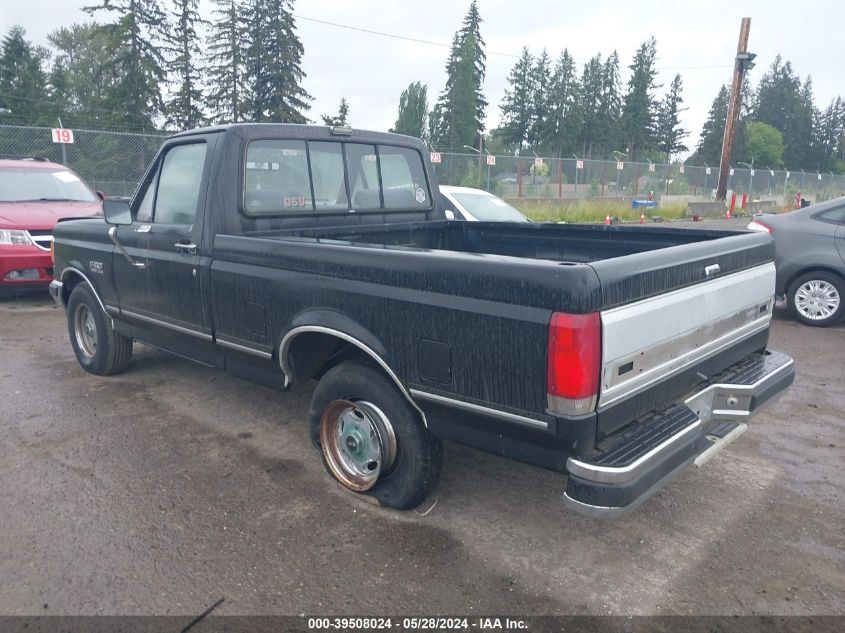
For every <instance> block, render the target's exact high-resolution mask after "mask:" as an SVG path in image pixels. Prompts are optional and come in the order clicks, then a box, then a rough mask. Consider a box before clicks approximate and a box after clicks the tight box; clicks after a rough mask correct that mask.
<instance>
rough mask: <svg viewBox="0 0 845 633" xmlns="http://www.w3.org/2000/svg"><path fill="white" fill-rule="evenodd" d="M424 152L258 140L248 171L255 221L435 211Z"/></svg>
mask: <svg viewBox="0 0 845 633" xmlns="http://www.w3.org/2000/svg"><path fill="white" fill-rule="evenodd" d="M431 206H432V201H431V192H430V191H429V188H428V183H427V182H426V178H425V170H424V168H423V162H422V158H421V157H420V154H419V152H417V151H416V150H413V149H410V148H406V147H395V146H391V145H373V144H366V143H351V142H339V141H295V140H281V139H265V140H256V141H252V142H250V143H249V145H248V146H247V151H246V161H245V166H244V193H243V209H244V212H245V213H246V214H247V215H250V216H279V215H286V214H303V213H313V212H318V213H321V212H322V213H337V212H349V211H354V212H367V211H382V210H389V211H403V210H407V211H417V210H420V209H430V208H431Z"/></svg>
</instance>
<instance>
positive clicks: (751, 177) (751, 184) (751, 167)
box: [737, 156, 754, 196]
mask: <svg viewBox="0 0 845 633" xmlns="http://www.w3.org/2000/svg"><path fill="white" fill-rule="evenodd" d="M737 165H745V166H746V167H748V195H749V196H750V195H751V192H752V191H753V190H754V157H753V156H752V157H751V164H750V165H749V164H748V163H742V162H739V161H737Z"/></svg>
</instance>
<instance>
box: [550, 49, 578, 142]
mask: <svg viewBox="0 0 845 633" xmlns="http://www.w3.org/2000/svg"><path fill="white" fill-rule="evenodd" d="M579 93H580V87H579V85H578V78H577V77H576V76H575V62H574V61H573V59H572V56H571V55H570V54H569V51H568V50H567V49H564V50H563V53H561V55H560V58H559V59H558V60H557V63H556V64H555V69H554V73H553V74H552V78H551V81H550V83H549V118H548V122H547V128H546V133H545V138H546V139H547V142H548V144H549V148H550V151H551V153H552V155H553V156H558V157H559V156H569V154H570V153H573V152H575V150H576V149H578V139H579V138H580V134H581V111H580V108H579V107H578V95H579Z"/></svg>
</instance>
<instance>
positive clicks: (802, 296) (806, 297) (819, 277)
mask: <svg viewBox="0 0 845 633" xmlns="http://www.w3.org/2000/svg"><path fill="white" fill-rule="evenodd" d="M786 298H787V301H788V304H789V311H790V312H791V313H792V315H793V316H794V317H795V319H796V320H798V321H800V322H801V323H804V324H805V325H814V326H817V327H826V326H828V325H834V324H835V323H837V322H839V321H840V320H841V319H842V317H843V316H845V308H843V298H845V280H843V279H842V278H841V277H839V276H837V275H834V274H833V273H828V272H824V271H818V272H810V273H806V274H804V275H801V276H800V277H798V279H796V280H795V281H794V282H793V283H792V285H791V286H790V287H789V292H787V296H786Z"/></svg>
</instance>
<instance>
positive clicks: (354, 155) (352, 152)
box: [346, 143, 381, 211]
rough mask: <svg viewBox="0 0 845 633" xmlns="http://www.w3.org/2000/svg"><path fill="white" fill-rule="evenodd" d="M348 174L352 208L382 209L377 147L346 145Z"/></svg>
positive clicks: (356, 144) (365, 209)
mask: <svg viewBox="0 0 845 633" xmlns="http://www.w3.org/2000/svg"><path fill="white" fill-rule="evenodd" d="M346 173H347V174H348V178H349V195H350V196H351V197H352V208H353V209H357V210H363V211H369V210H373V209H380V208H381V188H380V186H379V177H378V157H377V156H376V147H375V145H363V144H360V143H347V144H346Z"/></svg>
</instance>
